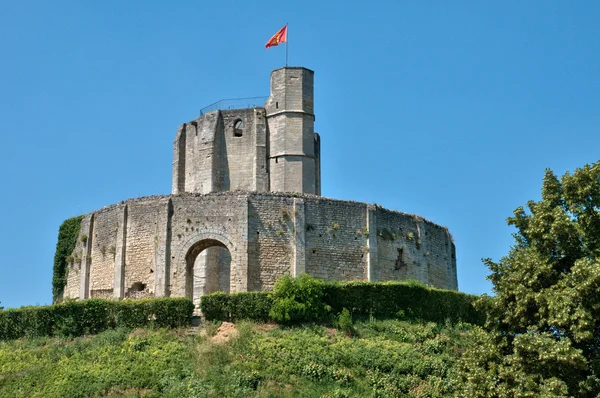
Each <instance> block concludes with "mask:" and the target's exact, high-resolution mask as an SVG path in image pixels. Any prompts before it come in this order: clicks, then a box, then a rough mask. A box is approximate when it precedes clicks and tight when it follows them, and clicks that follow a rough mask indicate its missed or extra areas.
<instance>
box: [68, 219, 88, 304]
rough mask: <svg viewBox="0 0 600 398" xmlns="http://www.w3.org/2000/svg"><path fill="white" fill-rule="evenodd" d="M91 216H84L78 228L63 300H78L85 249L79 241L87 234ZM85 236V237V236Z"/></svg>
mask: <svg viewBox="0 0 600 398" xmlns="http://www.w3.org/2000/svg"><path fill="white" fill-rule="evenodd" d="M90 218H91V214H88V215H86V216H85V217H84V218H83V219H82V220H81V224H80V226H79V234H78V235H77V240H76V242H75V248H74V249H73V252H72V253H71V256H70V258H69V260H70V261H68V263H69V266H68V267H69V268H68V274H67V284H66V286H65V289H64V291H63V298H65V299H78V298H79V297H80V294H81V278H82V272H81V269H82V264H81V259H82V255H83V252H84V249H85V245H84V244H83V242H82V241H81V237H82V236H83V235H86V234H87V231H88V229H89V224H90ZM86 236H87V235H86ZM86 244H87V242H86Z"/></svg>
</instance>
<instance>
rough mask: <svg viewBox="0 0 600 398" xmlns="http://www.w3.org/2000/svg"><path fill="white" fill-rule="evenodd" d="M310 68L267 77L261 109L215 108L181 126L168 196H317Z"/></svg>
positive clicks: (317, 149)
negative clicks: (268, 83) (240, 193)
mask: <svg viewBox="0 0 600 398" xmlns="http://www.w3.org/2000/svg"><path fill="white" fill-rule="evenodd" d="M313 76H314V72H313V71H312V70H310V69H306V68H301V67H287V66H286V67H284V68H279V69H275V70H274V71H273V72H271V95H270V96H269V98H268V100H267V102H266V104H265V106H264V108H263V107H249V108H245V109H239V108H235V109H215V110H213V111H211V112H207V113H204V114H202V115H201V116H200V117H199V118H197V119H194V120H192V121H190V122H188V123H184V124H182V125H181V126H180V127H179V129H178V131H177V135H176V137H175V143H174V148H173V155H174V156H173V193H175V194H177V193H180V192H197V193H209V192H215V191H233V190H243V191H259V192H260V191H275V192H304V193H311V194H317V195H320V194H321V186H320V162H319V156H320V144H319V137H318V135H317V134H315V132H314V120H315V116H314V105H313V102H314V101H313Z"/></svg>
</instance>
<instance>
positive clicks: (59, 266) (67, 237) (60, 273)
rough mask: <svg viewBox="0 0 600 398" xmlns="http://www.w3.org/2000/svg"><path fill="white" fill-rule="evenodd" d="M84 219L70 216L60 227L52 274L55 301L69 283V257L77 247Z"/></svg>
mask: <svg viewBox="0 0 600 398" xmlns="http://www.w3.org/2000/svg"><path fill="white" fill-rule="evenodd" d="M82 219H83V216H77V217H73V218H69V219H67V220H65V221H64V222H63V223H62V225H61V226H60V228H59V229H58V242H56V252H55V254H54V272H53V275H52V301H53V302H57V301H58V300H59V299H60V298H61V297H62V294H63V291H64V289H65V286H66V285H67V272H68V262H67V258H69V257H70V256H71V253H72V252H73V249H75V244H76V243H77V235H79V229H80V227H81V220H82Z"/></svg>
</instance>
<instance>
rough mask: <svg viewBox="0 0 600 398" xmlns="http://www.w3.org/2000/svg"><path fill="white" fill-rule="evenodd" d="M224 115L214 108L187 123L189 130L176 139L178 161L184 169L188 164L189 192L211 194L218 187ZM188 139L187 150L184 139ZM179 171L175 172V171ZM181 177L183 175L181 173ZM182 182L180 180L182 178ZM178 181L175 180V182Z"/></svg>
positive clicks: (175, 151)
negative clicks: (183, 165) (182, 142)
mask: <svg viewBox="0 0 600 398" xmlns="http://www.w3.org/2000/svg"><path fill="white" fill-rule="evenodd" d="M222 122H223V120H222V118H221V115H220V112H219V111H214V112H210V113H207V114H205V115H203V116H202V117H200V118H198V119H195V120H192V121H191V122H189V123H186V124H184V127H183V128H184V129H185V130H184V131H185V133H182V134H178V135H177V137H179V141H178V140H177V137H176V141H175V145H174V155H175V156H177V158H176V160H175V162H174V167H175V164H177V167H178V168H179V170H181V166H180V163H182V162H183V163H184V164H185V167H184V168H183V169H184V170H185V171H184V173H185V177H184V181H185V182H184V184H182V185H183V186H184V190H185V192H198V193H209V192H213V191H216V190H218V174H217V173H218V169H219V163H218V157H219V155H220V147H219V145H220V141H219V135H218V133H219V131H222V129H223V126H222ZM183 139H185V151H182V149H183V148H182V147H183V145H182V144H181V140H183ZM173 174H174V175H175V174H176V173H175V172H174V173H173ZM177 178H178V179H179V178H180V177H179V174H178V175H177ZM178 181H179V180H178ZM174 184H175V181H174Z"/></svg>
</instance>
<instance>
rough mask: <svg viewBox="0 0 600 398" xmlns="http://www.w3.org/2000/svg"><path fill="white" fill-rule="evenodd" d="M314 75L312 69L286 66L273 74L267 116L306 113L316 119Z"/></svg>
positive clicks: (266, 107) (266, 106)
mask: <svg viewBox="0 0 600 398" xmlns="http://www.w3.org/2000/svg"><path fill="white" fill-rule="evenodd" d="M314 75H315V72H313V71H312V70H310V69H307V68H303V67H300V66H285V67H283V68H279V69H275V70H274V71H272V72H271V95H270V96H269V99H268V100H267V103H266V104H265V109H266V110H267V116H273V115H274V114H277V113H281V112H298V113H306V114H309V115H311V116H313V118H314V113H315V110H314Z"/></svg>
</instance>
